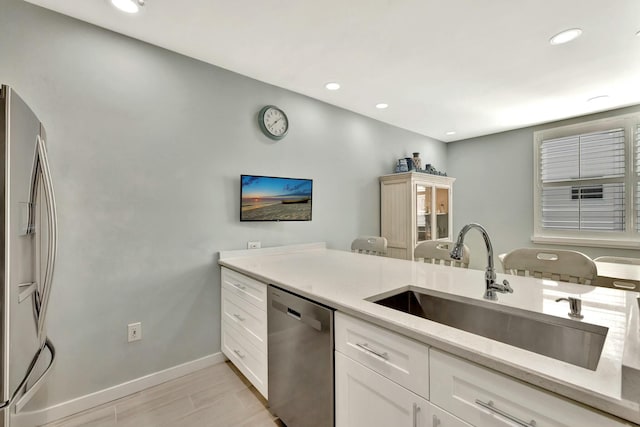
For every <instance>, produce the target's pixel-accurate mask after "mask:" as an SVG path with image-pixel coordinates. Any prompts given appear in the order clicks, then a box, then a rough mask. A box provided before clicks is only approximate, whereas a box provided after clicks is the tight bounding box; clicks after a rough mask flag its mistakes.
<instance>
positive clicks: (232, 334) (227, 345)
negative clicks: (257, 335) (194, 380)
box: [222, 321, 268, 399]
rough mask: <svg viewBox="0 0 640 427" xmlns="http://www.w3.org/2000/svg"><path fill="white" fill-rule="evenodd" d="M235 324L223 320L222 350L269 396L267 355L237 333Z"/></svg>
mask: <svg viewBox="0 0 640 427" xmlns="http://www.w3.org/2000/svg"><path fill="white" fill-rule="evenodd" d="M237 332H238V331H237V330H236V328H235V326H231V324H229V322H226V321H223V327H222V352H223V353H224V354H225V356H227V357H228V358H229V360H231V362H233V364H234V365H235V366H236V367H237V368H238V369H239V370H240V372H242V374H243V375H244V376H245V377H247V379H248V380H249V381H251V384H253V385H254V386H255V388H256V389H257V390H258V391H259V392H260V393H261V394H262V395H263V396H264V397H265V399H268V397H267V390H268V384H267V355H266V354H264V353H259V352H256V351H255V349H252V346H251V345H250V344H249V341H247V340H246V339H245V338H244V337H243V336H242V335H240V334H238V333H237Z"/></svg>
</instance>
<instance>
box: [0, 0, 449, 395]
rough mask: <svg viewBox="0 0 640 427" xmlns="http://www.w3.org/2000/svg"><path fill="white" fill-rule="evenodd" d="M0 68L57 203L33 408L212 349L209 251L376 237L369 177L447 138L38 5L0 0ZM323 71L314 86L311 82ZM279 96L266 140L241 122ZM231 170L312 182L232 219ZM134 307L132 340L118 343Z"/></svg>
mask: <svg viewBox="0 0 640 427" xmlns="http://www.w3.org/2000/svg"><path fill="white" fill-rule="evenodd" d="M0 5H1V9H0V81H1V82H3V83H5V84H10V85H12V86H13V87H14V88H15V89H16V90H17V91H18V93H19V94H21V96H22V97H23V98H24V99H25V100H26V101H27V102H28V103H29V104H30V106H31V108H32V109H33V110H34V111H35V112H36V114H38V116H39V117H40V119H41V120H42V121H43V123H44V124H45V126H46V128H47V131H48V148H49V154H50V161H51V167H52V173H53V179H54V184H55V188H56V196H57V201H58V211H59V216H60V224H59V229H60V243H59V261H58V265H57V268H56V275H55V281H54V289H53V293H52V297H51V308H50V324H49V336H50V337H51V339H52V340H53V342H54V343H55V344H56V346H57V350H58V356H59V359H58V362H57V365H56V366H55V370H54V371H53V375H52V377H51V378H50V381H49V382H48V384H47V386H46V387H45V388H44V389H43V390H42V392H41V393H40V394H39V396H38V399H37V401H36V402H35V404H34V405H32V407H46V406H50V405H52V404H55V403H58V402H63V401H66V400H69V399H72V398H75V397H78V396H81V395H85V394H87V393H91V392H95V391H97V390H101V389H104V388H106V387H109V386H113V385H116V384H119V383H122V382H125V381H128V380H131V379H134V378H138V377H141V376H143V375H146V374H149V373H152V372H155V371H158V370H162V369H165V368H169V367H171V366H175V365H177V364H181V363H184V362H188V361H191V360H194V359H196V358H199V357H202V356H205V355H209V354H212V353H215V352H218V351H219V350H220V333H219V330H220V327H219V326H220V325H219V322H220V313H219V311H220V301H219V294H220V283H219V268H218V267H217V265H216V262H215V261H216V254H217V252H218V251H220V250H224V249H238V248H245V247H246V241H247V240H260V241H262V244H263V246H275V245H282V244H288V243H301V242H313V241H326V242H328V245H329V246H330V247H332V248H337V249H347V248H348V246H349V244H350V242H351V240H352V239H353V238H354V236H356V235H359V234H376V233H379V187H378V180H377V177H378V176H379V175H381V174H386V173H390V172H392V169H393V166H394V163H395V162H394V159H395V158H398V157H402V156H405V155H410V153H411V152H413V151H419V152H420V153H421V156H422V158H423V159H424V160H425V163H432V164H434V166H436V167H438V168H440V169H446V146H445V144H444V143H442V142H440V141H435V140H432V139H429V138H425V137H423V136H420V135H417V134H414V133H410V132H406V131H403V130H400V129H398V128H394V127H392V126H388V125H385V124H383V123H381V122H378V121H375V120H371V119H368V118H365V117H363V116H360V115H357V114H354V113H351V112H348V111H345V110H342V109H339V108H336V107H333V106H330V105H327V104H324V103H321V102H318V101H315V100H312V99H310V98H307V97H305V96H301V95H298V94H295V93H291V92H288V91H286V90H283V89H280V88H277V87H273V86H270V85H266V84H263V83H260V82H258V81H255V80H252V79H249V78H246V77H243V76H240V75H238V74H234V73H232V72H229V71H226V70H222V69H220V68H217V67H214V66H211V65H207V64H204V63H202V62H198V61H196V60H192V59H189V58H186V57H183V56H180V55H177V54H174V53H171V52H169V51H166V50H163V49H160V48H157V47H154V46H151V45H148V44H145V43H142V42H139V41H135V40H132V39H129V38H127V37H123V36H120V35H118V34H114V33H111V32H108V31H105V30H102V29H99V28H97V27H94V26H91V25H88V24H85V23H82V22H79V21H76V20H73V19H70V18H67V17H64V16H62V15H58V14H55V13H53V12H50V11H47V10H44V9H40V8H38V7H36V6H33V5H30V4H26V3H24V2H22V1H20V0H1V3H0ZM323 83H324V82H318V84H323ZM265 104H276V105H278V106H280V107H282V108H283V109H284V110H285V111H286V112H287V114H288V115H289V119H290V121H291V130H290V133H289V135H288V136H287V138H285V139H284V140H283V141H281V142H272V141H270V140H268V139H266V138H265V137H264V136H262V135H261V133H260V131H259V129H258V126H257V125H256V115H257V112H258V110H259V109H260V108H261V107H262V106H263V105H265ZM241 173H252V174H265V175H279V176H291V177H301V178H312V179H313V180H314V205H313V221H311V222H301V223H240V222H239V219H238V217H239V176H240V174H241ZM133 321H142V323H143V340H142V341H140V342H137V343H133V344H127V342H126V325H127V323H130V322H133Z"/></svg>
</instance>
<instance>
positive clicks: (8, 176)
mask: <svg viewBox="0 0 640 427" xmlns="http://www.w3.org/2000/svg"><path fill="white" fill-rule="evenodd" d="M45 141H46V134H45V130H44V127H43V126H42V124H41V123H40V121H39V120H38V118H37V117H36V115H35V114H34V113H33V111H31V109H30V108H29V106H28V105H27V104H26V103H25V102H24V101H23V100H22V99H21V98H20V97H19V96H18V95H17V94H16V92H15V91H14V90H12V89H11V88H10V87H8V86H4V85H2V86H0V153H1V154H0V156H1V159H0V168H1V170H0V203H1V204H2V206H1V210H0V212H2V218H1V219H0V220H1V222H2V226H1V227H0V278H1V279H0V310H1V311H0V340H1V341H0V380H1V384H2V388H1V389H0V405H1V410H2V417H1V419H0V427H7V426H9V425H10V423H11V419H12V418H13V417H14V416H15V415H16V414H18V413H19V412H20V410H22V409H23V408H24V406H25V405H26V404H27V402H28V401H29V400H30V399H31V398H32V397H33V395H34V394H35V393H36V392H37V390H38V389H39V388H40V386H41V385H42V384H43V381H45V379H46V377H47V374H48V373H49V372H50V371H51V366H52V365H53V361H54V360H55V350H54V347H53V345H52V344H51V342H50V341H49V340H48V339H47V332H46V318H47V307H48V305H49V296H50V294H51V283H52V280H53V271H54V265H55V260H56V245H57V219H56V205H55V199H54V194H53V187H52V184H51V174H50V172H49V163H48V160H47V151H46V147H45Z"/></svg>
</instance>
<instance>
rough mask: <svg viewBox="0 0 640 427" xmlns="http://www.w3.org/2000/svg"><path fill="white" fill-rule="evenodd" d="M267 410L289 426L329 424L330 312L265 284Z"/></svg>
mask: <svg viewBox="0 0 640 427" xmlns="http://www.w3.org/2000/svg"><path fill="white" fill-rule="evenodd" d="M267 302H268V307H269V309H268V323H267V329H268V332H269V337H268V349H269V350H268V354H269V409H270V411H271V412H272V413H273V414H274V415H276V416H277V417H279V418H280V420H281V421H282V422H283V423H285V424H286V425H287V427H333V425H334V389H333V310H332V309H331V308H329V307H325V306H323V305H321V304H318V303H315V302H313V301H309V300H307V299H305V298H302V297H300V296H298V295H295V294H292V293H290V292H288V291H285V290H282V289H280V288H278V287H275V286H272V285H269V290H268V295H267Z"/></svg>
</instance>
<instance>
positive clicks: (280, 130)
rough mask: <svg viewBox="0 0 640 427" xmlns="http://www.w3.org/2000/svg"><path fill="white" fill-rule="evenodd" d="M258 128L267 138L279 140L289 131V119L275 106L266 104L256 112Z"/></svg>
mask: <svg viewBox="0 0 640 427" xmlns="http://www.w3.org/2000/svg"><path fill="white" fill-rule="evenodd" d="M258 123H259V124H260V129H261V130H262V132H263V133H264V134H265V135H266V136H267V137H269V138H271V139H274V140H276V141H277V140H280V139H282V138H284V137H285V135H286V134H287V132H288V131H289V119H288V118H287V115H286V114H285V113H284V111H282V110H281V109H279V108H278V107H276V106H273V105H267V106H266V107H263V108H262V110H260V112H259V113H258Z"/></svg>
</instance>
